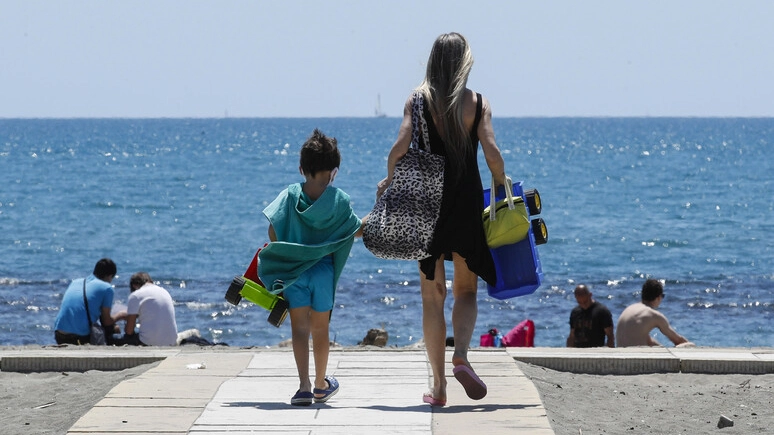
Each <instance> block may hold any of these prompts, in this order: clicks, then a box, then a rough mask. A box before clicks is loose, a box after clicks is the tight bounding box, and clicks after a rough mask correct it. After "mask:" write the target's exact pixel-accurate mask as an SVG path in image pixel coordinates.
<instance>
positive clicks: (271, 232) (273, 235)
mask: <svg viewBox="0 0 774 435" xmlns="http://www.w3.org/2000/svg"><path fill="white" fill-rule="evenodd" d="M269 240H270V241H272V242H276V241H277V233H275V232H274V226H273V225H272V224H269Z"/></svg>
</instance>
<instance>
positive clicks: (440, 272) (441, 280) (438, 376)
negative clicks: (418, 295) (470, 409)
mask: <svg viewBox="0 0 774 435" xmlns="http://www.w3.org/2000/svg"><path fill="white" fill-rule="evenodd" d="M419 279H420V289H421V292H422V331H423V333H424V340H425V349H426V351H427V359H428V360H429V361H430V368H431V369H432V371H433V385H432V391H431V394H432V396H433V398H435V399H436V400H440V401H444V402H445V401H446V374H445V372H444V360H445V358H446V318H445V317H444V302H445V301H446V272H445V270H444V266H443V257H441V258H439V259H438V261H437V262H436V264H435V280H433V281H430V280H428V279H426V278H425V274H424V273H422V271H421V270H420V271H419Z"/></svg>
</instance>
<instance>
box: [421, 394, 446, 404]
mask: <svg viewBox="0 0 774 435" xmlns="http://www.w3.org/2000/svg"><path fill="white" fill-rule="evenodd" d="M422 401H423V402H425V403H427V404H429V405H430V406H439V407H443V406H446V399H436V398H435V397H433V393H425V394H424V395H423V396H422Z"/></svg>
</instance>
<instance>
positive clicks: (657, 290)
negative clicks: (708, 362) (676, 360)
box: [615, 279, 694, 347]
mask: <svg viewBox="0 0 774 435" xmlns="http://www.w3.org/2000/svg"><path fill="white" fill-rule="evenodd" d="M663 300H664V286H663V285H662V284H661V282H660V281H658V280H655V279H648V280H647V281H645V284H643V285H642V302H637V303H636V304H632V305H629V306H628V307H626V309H625V310H624V311H623V313H621V317H619V318H618V326H617V328H616V334H615V341H616V342H617V344H618V347H630V346H660V345H661V344H660V343H659V342H658V341H656V340H655V339H654V338H653V337H651V336H650V331H652V330H653V328H658V329H659V331H661V333H663V334H664V335H666V336H667V338H669V339H670V340H671V341H672V343H674V344H675V345H676V346H680V347H691V346H694V344H693V343H691V342H690V341H688V340H687V339H686V338H685V337H683V336H682V335H680V334H678V333H677V331H675V330H674V329H672V327H671V326H670V325H669V321H668V320H667V318H666V316H665V315H663V314H662V313H660V312H659V311H657V308H658V307H659V305H661V301H663Z"/></svg>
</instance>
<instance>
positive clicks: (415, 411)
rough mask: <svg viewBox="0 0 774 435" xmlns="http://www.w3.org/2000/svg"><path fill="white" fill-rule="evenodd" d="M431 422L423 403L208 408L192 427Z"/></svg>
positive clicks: (413, 424) (314, 425)
mask: <svg viewBox="0 0 774 435" xmlns="http://www.w3.org/2000/svg"><path fill="white" fill-rule="evenodd" d="M431 419H432V413H431V410H430V407H429V406H427V405H426V404H416V405H413V406H395V407H392V406H384V405H370V406H358V407H352V406H341V405H339V404H332V405H322V404H318V405H313V406H310V407H298V406H291V405H288V404H271V405H270V406H263V407H260V408H259V407H255V406H252V404H250V406H224V407H215V406H212V405H210V406H208V407H207V408H206V409H205V410H204V412H203V413H202V415H201V416H200V417H199V418H198V419H197V420H196V425H197V426H198V425H208V426H211V425H235V424H245V425H256V426H260V425H265V424H269V425H285V424H292V425H303V426H311V427H317V426H337V425H341V424H342V422H347V424H348V425H350V426H353V427H356V426H368V427H371V426H374V427H379V426H384V425H390V426H421V425H426V426H429V425H430V422H431Z"/></svg>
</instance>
